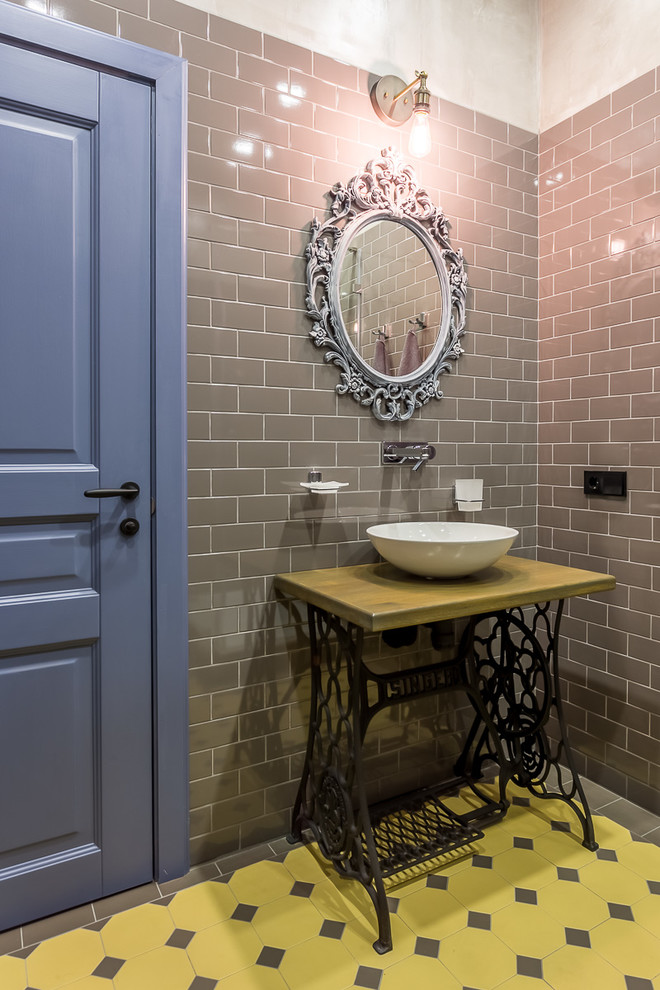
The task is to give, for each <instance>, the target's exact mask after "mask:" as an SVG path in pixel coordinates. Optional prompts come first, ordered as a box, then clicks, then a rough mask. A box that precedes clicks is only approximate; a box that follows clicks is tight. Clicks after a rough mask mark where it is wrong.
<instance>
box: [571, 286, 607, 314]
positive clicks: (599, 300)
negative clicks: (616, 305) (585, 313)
mask: <svg viewBox="0 0 660 990" xmlns="http://www.w3.org/2000/svg"><path fill="white" fill-rule="evenodd" d="M572 295H573V309H574V310H579V309H593V307H594V306H604V305H605V304H606V303H608V302H609V301H610V288H609V284H608V283H607V282H596V283H595V284H594V285H585V286H583V287H581V288H579V289H575V291H574V292H573V294H572Z"/></svg>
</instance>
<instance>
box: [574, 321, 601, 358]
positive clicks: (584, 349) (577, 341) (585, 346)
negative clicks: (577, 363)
mask: <svg viewBox="0 0 660 990" xmlns="http://www.w3.org/2000/svg"><path fill="white" fill-rule="evenodd" d="M609 342H610V332H609V329H608V328H607V327H601V328H600V329H599V330H587V331H586V332H585V333H576V334H574V335H573V337H572V339H571V343H572V348H573V354H593V353H595V352H597V351H604V350H606V349H607V348H608V347H609Z"/></svg>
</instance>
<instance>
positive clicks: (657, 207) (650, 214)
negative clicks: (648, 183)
mask: <svg viewBox="0 0 660 990" xmlns="http://www.w3.org/2000/svg"><path fill="white" fill-rule="evenodd" d="M651 174H652V173H651ZM640 178H643V176H640ZM659 215H660V192H657V193H654V194H653V195H652V196H646V197H645V198H644V199H640V200H638V202H636V203H634V204H633V221H634V223H640V222H641V221H643V220H653V219H655V218H656V217H657V216H659Z"/></svg>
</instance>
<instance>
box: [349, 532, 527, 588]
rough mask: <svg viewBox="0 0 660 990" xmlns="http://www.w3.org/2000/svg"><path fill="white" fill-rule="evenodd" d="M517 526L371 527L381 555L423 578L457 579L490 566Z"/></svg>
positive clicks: (508, 542) (505, 547) (508, 546)
mask: <svg viewBox="0 0 660 990" xmlns="http://www.w3.org/2000/svg"><path fill="white" fill-rule="evenodd" d="M517 535H518V530H517V529H509V528H508V527H507V526H491V525H489V524H488V523H471V522H399V523H381V524H379V525H377V526H371V527H370V528H369V529H368V530H367V536H368V537H369V539H370V540H371V542H372V543H373V545H374V546H375V548H376V550H377V551H378V553H379V554H380V555H381V557H384V558H385V560H388V561H389V562H390V564H394V565H395V566H396V567H400V568H401V570H402V571H409V572H410V573H411V574H419V575H420V576H421V577H426V578H459V577H466V576H467V575H468V574H474V573H475V572H476V571H481V570H483V569H484V568H485V567H490V565H491V564H494V563H495V562H496V561H497V560H499V558H500V557H502V556H503V555H504V554H505V553H506V552H507V550H509V548H510V547H511V545H512V543H513V541H514V540H515V538H516V536H517Z"/></svg>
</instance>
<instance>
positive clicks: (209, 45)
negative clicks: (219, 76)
mask: <svg viewBox="0 0 660 990" xmlns="http://www.w3.org/2000/svg"><path fill="white" fill-rule="evenodd" d="M181 54H182V56H183V57H184V58H187V59H188V60H189V61H190V62H192V63H194V64H195V65H198V66H202V67H203V68H206V69H213V70H214V71H215V72H223V73H225V74H226V75H235V74H236V51H235V50H232V49H231V48H228V47H226V46H224V45H216V44H214V43H213V42H211V41H206V40H205V39H203V38H196V37H194V36H193V35H189V34H182V35H181Z"/></svg>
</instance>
